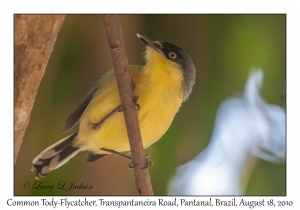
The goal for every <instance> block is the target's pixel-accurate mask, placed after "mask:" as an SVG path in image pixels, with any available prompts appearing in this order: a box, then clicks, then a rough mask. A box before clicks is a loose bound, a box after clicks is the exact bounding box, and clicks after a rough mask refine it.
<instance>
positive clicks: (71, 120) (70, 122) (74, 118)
mask: <svg viewBox="0 0 300 210" xmlns="http://www.w3.org/2000/svg"><path fill="white" fill-rule="evenodd" d="M98 88H99V87H95V88H94V89H93V90H92V91H91V92H90V93H89V94H87V96H85V97H84V98H83V99H82V101H81V102H80V104H79V105H78V106H77V108H76V109H75V111H74V112H73V113H72V114H71V115H70V116H69V117H68V119H67V121H66V123H65V124H64V126H63V127H62V129H61V131H62V132H66V131H68V130H70V129H71V128H72V127H73V126H74V125H76V124H77V123H78V122H79V120H80V118H81V115H82V113H83V112H84V110H85V109H86V107H87V106H88V105H89V103H90V101H91V100H92V98H93V96H94V94H95V93H96V91H97V90H98Z"/></svg>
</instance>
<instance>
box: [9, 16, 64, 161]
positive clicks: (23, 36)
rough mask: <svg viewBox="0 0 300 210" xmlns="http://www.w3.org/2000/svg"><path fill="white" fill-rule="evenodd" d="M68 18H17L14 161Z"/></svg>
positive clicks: (15, 21)
mask: <svg viewBox="0 0 300 210" xmlns="http://www.w3.org/2000/svg"><path fill="white" fill-rule="evenodd" d="M64 19H65V15H14V25H15V28H14V123H15V127H14V143H15V145H14V162H15V163H16V160H17V157H18V154H19V150H20V147H21V144H22V141H23V137H24V134H25V130H26V127H27V125H28V122H29V119H30V113H31V109H32V107H33V103H34V100H35V97H36V94H37V92H38V87H39V85H40V81H41V79H42V77H43V75H44V72H45V68H46V66H47V62H48V60H49V57H50V54H51V52H52V50H53V47H54V43H55V41H56V38H57V35H58V32H59V30H60V28H61V25H62V23H63V21H64Z"/></svg>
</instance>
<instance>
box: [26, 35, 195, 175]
mask: <svg viewBox="0 0 300 210" xmlns="http://www.w3.org/2000/svg"><path fill="white" fill-rule="evenodd" d="M137 37H138V38H139V39H140V40H141V42H142V43H143V44H144V45H145V46H146V50H145V60H146V65H145V66H130V72H131V75H132V78H133V82H134V84H135V90H134V95H135V96H136V97H137V98H138V99H137V104H136V105H138V110H137V115H138V119H139V124H140V129H141V135H142V140H143V146H144V148H147V147H149V146H150V145H151V144H153V143H154V142H156V141H157V140H159V139H160V138H161V136H162V135H163V134H164V133H165V132H166V131H167V130H168V128H169V127H170V125H171V123H172V121H173V119H174V116H175V114H176V113H177V112H178V110H179V108H180V106H181V104H182V102H184V101H185V100H187V98H188V97H189V95H190V94H191V92H192V88H193V86H194V84H195V76H196V69H195V67H194V64H193V62H192V60H191V59H190V57H189V56H188V55H187V54H186V53H185V52H184V51H183V50H182V49H181V48H179V47H177V46H176V45H174V44H172V43H169V42H159V41H151V40H150V39H148V38H147V37H145V36H142V35H140V34H137ZM120 107H121V101H120V96H119V92H118V87H117V82H116V77H115V73H114V71H113V70H112V71H109V72H108V73H107V74H106V75H104V76H103V77H101V78H100V80H99V83H98V85H97V86H96V87H95V88H94V89H93V90H92V91H91V92H90V93H89V94H88V95H87V96H86V97H85V98H84V99H83V100H82V101H81V102H80V104H79V105H78V107H77V108H76V109H75V111H74V112H73V113H72V114H71V115H70V116H69V118H68V119H67V121H66V123H65V125H64V126H63V128H62V131H63V132H65V131H68V130H69V129H71V128H72V127H73V126H74V125H75V124H77V123H79V130H78V131H77V132H76V133H74V134H72V135H70V136H68V137H66V138H64V139H62V140H60V141H58V142H56V143H55V144H53V145H51V146H50V147H48V148H46V149H45V150H44V151H42V152H41V153H40V154H39V155H38V156H37V157H36V158H35V159H34V160H33V162H32V171H36V178H37V179H39V178H42V177H44V176H46V175H47V174H48V173H50V172H51V171H52V170H54V169H56V168H58V167H60V166H61V165H63V164H64V163H66V162H67V161H68V160H70V159H71V158H72V157H74V156H75V155H76V154H77V153H78V152H80V151H85V150H87V151H89V154H88V156H87V161H88V162H93V161H96V160H98V159H100V158H102V157H104V156H106V155H108V154H111V153H116V154H121V155H122V154H123V155H124V156H127V155H125V154H130V146H129V140H128V136H127V131H126V126H125V120H124V116H123V113H121V112H122V110H121V108H120Z"/></svg>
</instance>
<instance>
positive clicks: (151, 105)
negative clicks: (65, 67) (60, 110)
mask: <svg viewBox="0 0 300 210" xmlns="http://www.w3.org/2000/svg"><path fill="white" fill-rule="evenodd" d="M158 59H163V58H160V57H157V58H156V62H148V63H147V65H146V66H144V67H140V66H131V67H130V71H131V74H132V78H133V81H134V83H135V92H134V94H135V96H137V97H138V104H139V105H140V109H139V110H138V111H137V114H138V119H139V124H140V129H141V134H142V140H143V145H144V147H145V148H147V147H148V146H150V145H151V144H153V143H154V142H156V141H157V140H159V139H160V138H161V136H162V135H163V134H164V133H165V132H166V131H167V129H168V128H169V126H170V125H171V123H172V121H173V119H174V116H175V114H176V113H177V112H178V110H179V108H180V106H181V103H182V100H183V95H182V87H181V84H182V79H183V77H182V73H181V70H180V69H179V68H178V66H176V65H171V63H168V61H167V62H165V61H164V60H162V61H163V62H157V61H159V60H158ZM152 60H153V59H152ZM165 60H166V59H165ZM153 61H155V60H153ZM99 83H100V88H99V90H98V91H97V92H96V93H95V95H94V97H93V99H92V100H91V102H90V104H89V105H88V107H87V108H86V110H85V111H84V113H83V115H82V117H81V120H80V124H79V131H78V135H77V137H76V139H75V141H74V146H77V147H80V148H82V150H89V151H92V152H94V153H100V154H101V153H105V152H103V151H101V150H100V148H102V147H104V148H107V149H111V150H115V151H118V152H125V151H130V146H129V141H128V137H127V131H126V126H125V121H124V116H123V113H122V112H117V113H115V114H113V115H112V116H111V117H109V118H108V119H107V120H106V121H105V122H104V123H103V124H102V125H101V127H100V128H99V129H98V130H93V129H92V126H93V125H94V124H95V123H99V122H100V121H102V120H103V119H104V118H105V117H106V116H107V115H108V114H109V113H111V112H112V111H113V110H114V109H115V108H117V107H118V106H119V105H120V104H121V102H120V97H119V92H118V88H117V84H116V78H115V74H114V72H113V71H111V72H109V73H107V74H106V75H105V76H104V77H103V78H102V79H100V82H99Z"/></svg>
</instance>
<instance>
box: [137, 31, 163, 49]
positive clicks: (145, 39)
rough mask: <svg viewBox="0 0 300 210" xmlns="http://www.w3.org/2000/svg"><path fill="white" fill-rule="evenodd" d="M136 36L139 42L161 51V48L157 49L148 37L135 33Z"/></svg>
mask: <svg viewBox="0 0 300 210" xmlns="http://www.w3.org/2000/svg"><path fill="white" fill-rule="evenodd" d="M136 36H137V38H139V39H140V40H141V42H143V44H144V45H146V46H149V47H151V48H152V49H154V50H156V51H158V52H160V53H161V49H159V48H158V47H157V46H156V45H155V44H154V42H153V41H151V40H150V39H148V38H147V37H145V36H143V35H141V34H139V33H137V34H136Z"/></svg>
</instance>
